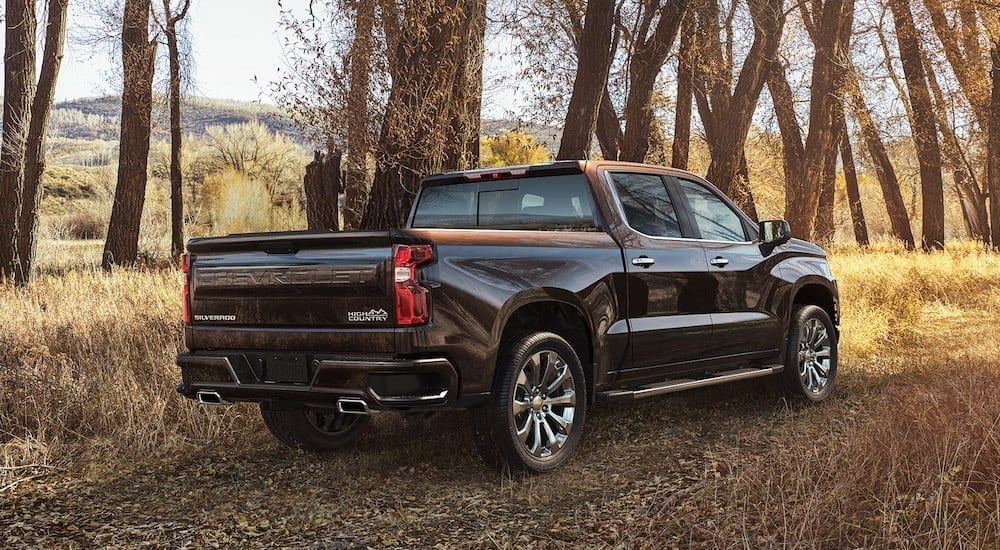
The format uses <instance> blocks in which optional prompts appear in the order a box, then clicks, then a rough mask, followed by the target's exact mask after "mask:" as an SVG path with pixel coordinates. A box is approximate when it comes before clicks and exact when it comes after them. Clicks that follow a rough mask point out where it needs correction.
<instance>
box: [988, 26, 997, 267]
mask: <svg viewBox="0 0 1000 550" xmlns="http://www.w3.org/2000/svg"><path fill="white" fill-rule="evenodd" d="M990 60H991V61H992V63H993V67H992V70H991V71H990V84H991V86H992V90H991V92H990V110H989V142H988V144H987V152H986V158H987V177H986V182H987V188H988V189H989V195H990V240H991V242H992V243H993V249H994V250H1000V42H998V41H997V40H995V39H994V41H993V44H992V47H991V48H990Z"/></svg>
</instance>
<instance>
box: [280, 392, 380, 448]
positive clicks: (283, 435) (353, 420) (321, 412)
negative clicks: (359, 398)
mask: <svg viewBox="0 0 1000 550" xmlns="http://www.w3.org/2000/svg"><path fill="white" fill-rule="evenodd" d="M260 413H261V416H262V417H263V418H264V424H266V425H267V429H268V430H270V431H271V433H272V434H273V435H274V437H275V438H277V440H278V441H280V442H282V443H283V444H285V445H287V446H289V447H293V448H297V449H306V450H309V451H332V450H334V449H340V448H342V447H345V446H347V445H350V444H351V443H352V442H354V440H355V439H357V438H358V436H359V435H361V434H362V433H363V432H364V430H365V428H367V427H368V423H369V417H368V415H361V414H346V413H341V412H337V411H336V410H335V409H320V408H313V407H303V408H299V409H279V410H272V409H269V408H268V407H267V406H266V405H264V404H263V403H262V404H261V409H260Z"/></svg>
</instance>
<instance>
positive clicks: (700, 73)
mask: <svg viewBox="0 0 1000 550" xmlns="http://www.w3.org/2000/svg"><path fill="white" fill-rule="evenodd" d="M747 6H748V8H749V11H750V17H751V19H752V20H753V23H754V31H753V42H752V43H751V45H750V49H749V51H748V52H747V54H746V57H745V58H744V60H743V65H742V66H741V67H740V70H739V73H738V75H737V76H736V79H735V84H734V83H733V71H734V67H733V60H732V58H731V57H730V56H729V55H727V54H726V50H724V49H723V43H722V39H721V37H720V34H722V32H723V31H724V30H725V29H724V28H723V27H724V25H725V26H726V27H728V26H729V25H732V18H726V20H725V22H723V21H722V14H721V13H720V10H719V3H718V0H704V1H703V2H701V5H700V9H699V10H697V17H698V31H697V39H698V44H699V45H698V53H699V56H698V60H697V61H696V63H695V67H696V70H695V99H696V101H697V105H698V113H699V115H700V117H701V121H702V126H703V127H704V129H705V137H706V139H707V141H708V147H709V152H710V153H711V156H712V160H711V163H710V164H709V166H708V175H707V179H708V180H709V181H711V182H713V183H714V184H716V185H717V186H718V187H719V189H721V190H722V191H723V192H724V193H726V194H727V195H729V196H730V197H732V198H733V200H734V201H735V202H736V203H737V204H738V205H739V206H740V207H741V208H743V209H744V211H746V212H747V213H748V214H750V215H751V216H752V217H754V218H756V217H757V208H756V205H755V204H754V201H753V195H752V194H751V192H750V185H749V182H748V181H747V180H746V177H745V174H746V157H745V154H744V147H745V144H746V140H747V135H748V133H749V131H750V123H751V121H752V119H753V113H754V110H755V108H756V106H757V100H758V99H759V98H760V93H761V90H762V89H763V87H764V83H765V78H766V76H767V72H768V71H769V70H770V68H771V65H772V63H773V61H774V59H775V58H776V55H777V51H778V46H779V44H780V42H781V34H782V31H783V29H784V24H785V12H784V6H783V2H782V1H781V0H747ZM726 34H727V36H732V31H731V30H727V31H726Z"/></svg>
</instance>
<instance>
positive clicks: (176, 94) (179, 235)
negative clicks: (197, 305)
mask: <svg viewBox="0 0 1000 550" xmlns="http://www.w3.org/2000/svg"><path fill="white" fill-rule="evenodd" d="M190 5H191V0H184V4H183V6H182V7H181V11H180V13H178V14H176V15H174V14H173V13H171V9H170V0H163V14H164V18H165V19H166V25H165V26H166V28H165V31H166V32H165V34H166V35H167V54H168V55H167V57H168V58H169V66H170V83H169V85H170V97H169V103H170V255H171V257H173V258H177V257H179V256H180V255H181V254H182V253H184V187H183V176H182V175H181V145H182V141H181V140H182V139H183V136H182V135H181V54H180V49H179V48H178V46H177V22H178V21H180V20H182V19H183V18H184V17H185V16H186V15H187V10H188V7H189V6H190Z"/></svg>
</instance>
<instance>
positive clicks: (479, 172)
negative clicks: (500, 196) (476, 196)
mask: <svg viewBox="0 0 1000 550" xmlns="http://www.w3.org/2000/svg"><path fill="white" fill-rule="evenodd" d="M610 166H617V167H622V168H647V169H649V168H653V169H656V170H663V171H667V172H670V173H672V174H674V175H677V176H687V177H693V178H695V179H698V180H701V179H702V178H701V177H700V176H698V175H696V174H693V173H691V172H688V171H686V170H681V169H679V168H672V167H669V166H658V165H654V164H642V163H638V162H623V161H615V160H556V161H551V162H541V163H536V164H521V165H517V166H498V167H495V168H475V169H472V170H456V171H453V172H442V173H439V174H432V175H430V176H427V177H425V178H424V180H423V183H422V185H444V184H449V183H462V182H467V181H477V180H482V179H502V178H505V177H512V176H513V177H525V176H543V175H545V176H554V175H559V174H583V173H585V172H587V169H588V168H598V167H610Z"/></svg>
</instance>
